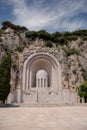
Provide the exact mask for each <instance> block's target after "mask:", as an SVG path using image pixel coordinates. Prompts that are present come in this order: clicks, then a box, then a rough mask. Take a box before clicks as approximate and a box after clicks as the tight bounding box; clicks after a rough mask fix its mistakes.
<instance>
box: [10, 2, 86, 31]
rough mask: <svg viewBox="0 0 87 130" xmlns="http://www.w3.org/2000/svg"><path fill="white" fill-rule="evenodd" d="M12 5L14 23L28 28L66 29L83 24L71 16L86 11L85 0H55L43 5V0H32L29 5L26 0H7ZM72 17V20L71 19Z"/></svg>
mask: <svg viewBox="0 0 87 130" xmlns="http://www.w3.org/2000/svg"><path fill="white" fill-rule="evenodd" d="M9 1H10V3H11V4H12V5H13V15H14V16H15V20H14V23H16V24H20V25H24V26H26V27H28V28H29V29H30V30H40V29H46V28H48V30H68V31H72V30H75V29H78V28H81V27H82V26H83V21H82V20H81V21H79V19H75V20H73V19H72V17H73V16H75V15H78V14H80V13H81V12H86V13H87V11H86V9H84V4H85V0H73V1H72V0H61V1H60V0H55V1H54V2H51V3H49V4H47V5H45V6H44V1H45V0H38V1H37V0H32V1H33V3H32V4H31V6H29V5H27V4H26V0H9ZM71 19H72V21H71Z"/></svg>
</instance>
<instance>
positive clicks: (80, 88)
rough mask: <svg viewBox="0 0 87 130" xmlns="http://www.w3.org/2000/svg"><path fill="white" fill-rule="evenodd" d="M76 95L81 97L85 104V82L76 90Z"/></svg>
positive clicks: (86, 89)
mask: <svg viewBox="0 0 87 130" xmlns="http://www.w3.org/2000/svg"><path fill="white" fill-rule="evenodd" d="M78 95H79V96H80V97H83V98H84V100H85V102H87V81H85V82H84V83H83V84H81V85H80V86H79V88H78Z"/></svg>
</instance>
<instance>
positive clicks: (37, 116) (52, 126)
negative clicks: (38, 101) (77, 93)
mask: <svg viewBox="0 0 87 130" xmlns="http://www.w3.org/2000/svg"><path fill="white" fill-rule="evenodd" d="M0 130H87V106H80V107H79V106H76V107H75V106H74V107H30V108H29V107H18V108H0Z"/></svg>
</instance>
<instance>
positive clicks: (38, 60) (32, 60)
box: [23, 52, 61, 92]
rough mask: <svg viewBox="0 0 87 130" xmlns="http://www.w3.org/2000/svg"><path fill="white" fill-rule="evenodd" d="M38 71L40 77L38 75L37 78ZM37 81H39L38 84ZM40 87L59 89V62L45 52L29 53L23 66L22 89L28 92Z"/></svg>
mask: <svg viewBox="0 0 87 130" xmlns="http://www.w3.org/2000/svg"><path fill="white" fill-rule="evenodd" d="M38 73H39V75H40V77H41V79H40V77H39V79H37V75H38ZM46 75H47V77H46ZM41 80H42V81H41ZM37 82H39V83H38V84H39V86H38V85H37ZM43 82H44V83H43ZM41 84H42V85H41ZM43 84H44V85H43ZM45 84H46V85H45ZM43 86H45V87H43ZM40 88H43V89H45V88H47V89H49V91H51V90H52V91H56V92H58V91H59V90H60V89H61V67H60V64H59V62H58V61H57V59H56V58H55V57H54V56H53V55H52V54H49V53H45V52H38V53H33V54H32V55H30V56H29V57H28V59H27V60H26V61H25V62H24V67H23V91H26V92H29V91H31V90H35V89H40Z"/></svg>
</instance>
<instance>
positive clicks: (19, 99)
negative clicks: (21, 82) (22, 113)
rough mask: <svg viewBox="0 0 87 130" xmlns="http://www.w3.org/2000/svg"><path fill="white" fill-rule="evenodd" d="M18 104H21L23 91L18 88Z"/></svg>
mask: <svg viewBox="0 0 87 130" xmlns="http://www.w3.org/2000/svg"><path fill="white" fill-rule="evenodd" d="M17 103H18V104H20V103H21V89H20V88H17Z"/></svg>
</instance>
